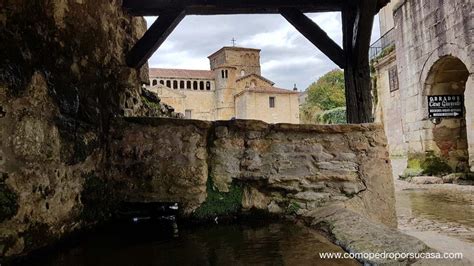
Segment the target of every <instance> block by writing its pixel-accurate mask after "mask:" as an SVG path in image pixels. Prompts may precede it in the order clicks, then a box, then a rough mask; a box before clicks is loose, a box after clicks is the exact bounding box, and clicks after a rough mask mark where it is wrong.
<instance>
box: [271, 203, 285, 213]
mask: <svg viewBox="0 0 474 266" xmlns="http://www.w3.org/2000/svg"><path fill="white" fill-rule="evenodd" d="M267 209H268V212H270V213H273V214H281V213H283V212H284V211H283V209H282V208H281V207H280V206H279V205H278V204H277V203H276V202H275V201H272V202H270V204H269V205H268V208H267Z"/></svg>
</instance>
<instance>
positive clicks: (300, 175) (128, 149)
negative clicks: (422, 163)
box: [110, 118, 396, 226]
mask: <svg viewBox="0 0 474 266" xmlns="http://www.w3.org/2000/svg"><path fill="white" fill-rule="evenodd" d="M115 128H116V133H114V134H113V139H114V141H113V142H112V144H111V151H112V153H113V156H112V161H113V163H112V164H111V167H112V172H111V175H110V176H114V178H117V179H118V180H122V181H124V180H126V181H127V183H130V184H133V185H131V187H127V188H124V193H125V194H127V195H129V194H135V195H139V196H140V197H139V199H136V200H139V201H154V200H165V201H171V202H180V203H181V204H182V205H183V206H184V210H183V211H184V213H185V214H187V215H192V214H193V213H194V212H195V211H199V210H197V209H198V207H200V206H201V204H202V203H203V202H204V201H205V200H206V193H215V192H217V193H222V194H221V195H222V197H223V198H224V197H225V195H226V193H229V191H232V190H233V189H234V188H235V186H237V187H239V188H241V189H243V195H242V200H241V204H242V207H243V208H244V209H252V208H256V209H260V210H264V211H266V212H271V213H277V214H285V213H288V212H294V213H296V214H304V213H305V212H308V211H313V210H315V209H317V208H320V207H324V206H332V205H333V204H334V205H340V206H345V207H347V208H350V209H353V210H356V211H357V212H359V213H362V214H363V215H365V216H367V217H369V218H370V219H372V220H374V221H377V222H381V223H384V224H387V225H390V226H396V219H395V211H394V192H393V181H392V176H391V167H390V163H389V161H388V160H389V159H388V152H387V148H386V140H385V137H384V133H383V129H382V127H381V126H379V125H360V126H356V125H344V126H309V125H286V124H279V125H269V124H266V123H263V122H258V121H243V120H236V121H228V122H215V123H210V122H202V121H188V120H182V121H179V120H161V119H151V120H150V119H141V118H136V119H127V120H125V121H119V122H118V124H117V126H115ZM374 166H376V167H374ZM208 170H209V172H208ZM208 177H210V179H209V180H208ZM130 181H131V182H130ZM206 184H211V185H212V186H211V189H212V190H213V191H209V189H210V188H209V186H208V188H207V190H206ZM134 200H135V199H134Z"/></svg>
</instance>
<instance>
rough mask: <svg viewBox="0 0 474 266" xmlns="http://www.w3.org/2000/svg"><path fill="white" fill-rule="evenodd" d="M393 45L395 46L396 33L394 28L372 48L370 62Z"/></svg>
mask: <svg viewBox="0 0 474 266" xmlns="http://www.w3.org/2000/svg"><path fill="white" fill-rule="evenodd" d="M393 45H395V31H394V29H393V28H392V29H391V30H389V31H387V32H386V33H385V34H384V35H383V36H382V37H380V39H378V40H377V41H375V42H374V43H373V44H372V45H371V46H370V49H369V60H372V59H374V58H376V57H377V56H380V55H381V54H382V52H383V50H384V49H386V48H388V47H391V46H393Z"/></svg>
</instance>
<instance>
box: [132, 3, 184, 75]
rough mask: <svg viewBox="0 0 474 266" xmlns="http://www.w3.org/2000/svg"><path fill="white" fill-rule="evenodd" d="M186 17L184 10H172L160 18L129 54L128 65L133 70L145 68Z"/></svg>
mask: <svg viewBox="0 0 474 266" xmlns="http://www.w3.org/2000/svg"><path fill="white" fill-rule="evenodd" d="M185 15H186V14H185V12H184V10H171V11H169V12H167V13H166V14H163V15H161V16H159V17H158V19H157V20H156V21H155V22H154V23H153V25H151V27H150V29H148V31H147V32H146V33H145V35H143V37H142V38H141V39H140V40H139V41H138V42H137V44H135V46H134V47H133V48H132V50H131V51H130V52H129V53H128V55H127V65H128V66H130V67H133V68H139V67H141V66H143V65H144V64H145V63H146V62H147V61H148V59H149V58H150V57H151V56H152V55H153V53H154V52H155V51H156V50H157V49H158V48H159V47H160V46H161V45H162V44H163V42H164V41H165V40H166V38H168V36H169V35H170V34H171V32H172V31H173V30H174V29H175V28H176V26H178V24H179V23H180V22H181V20H183V18H184V16H185Z"/></svg>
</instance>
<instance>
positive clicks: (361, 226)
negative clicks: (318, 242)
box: [303, 206, 435, 265]
mask: <svg viewBox="0 0 474 266" xmlns="http://www.w3.org/2000/svg"><path fill="white" fill-rule="evenodd" d="M303 219H304V220H305V221H306V223H307V224H308V225H310V226H311V227H312V228H314V229H317V230H321V231H323V232H324V233H325V234H327V235H328V236H329V238H330V239H332V241H333V242H334V243H335V244H336V245H339V246H341V247H342V248H343V249H344V250H346V251H347V252H349V253H383V252H387V253H389V252H393V253H396V252H406V253H419V252H435V251H433V250H432V249H430V248H429V247H428V246H427V245H426V244H424V243H423V242H422V241H420V240H418V239H416V238H414V237H412V236H408V235H405V234H403V233H401V232H400V231H398V230H396V229H393V228H389V227H387V226H385V225H382V224H379V223H375V222H373V221H370V220H369V219H367V218H365V217H364V216H362V215H360V214H358V213H355V212H353V211H351V210H348V209H345V208H343V207H342V206H341V207H340V206H331V207H326V208H323V209H319V210H316V211H313V212H310V213H306V214H304V217H303ZM361 262H363V263H364V264H368V265H410V264H412V263H414V262H415V261H408V260H405V261H395V260H389V259H374V260H361Z"/></svg>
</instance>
